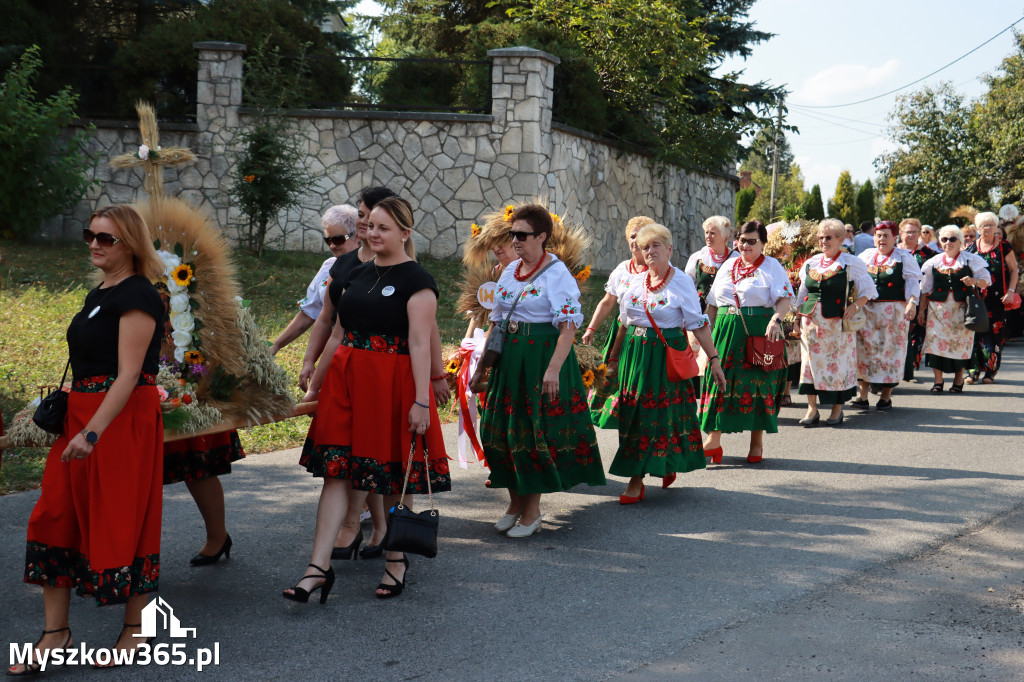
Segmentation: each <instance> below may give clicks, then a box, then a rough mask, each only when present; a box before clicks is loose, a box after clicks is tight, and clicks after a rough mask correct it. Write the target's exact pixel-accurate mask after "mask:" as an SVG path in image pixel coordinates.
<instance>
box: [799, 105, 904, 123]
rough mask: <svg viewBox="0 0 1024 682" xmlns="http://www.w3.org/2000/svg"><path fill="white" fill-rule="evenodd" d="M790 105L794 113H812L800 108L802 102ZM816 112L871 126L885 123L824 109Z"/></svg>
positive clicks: (820, 114)
mask: <svg viewBox="0 0 1024 682" xmlns="http://www.w3.org/2000/svg"><path fill="white" fill-rule="evenodd" d="M790 106H791V108H792V109H793V113H794V114H805V113H806V114H807V115H808V116H809V115H810V112H804V111H800V109H802V108H803V105H802V104H792V105H790ZM814 113H815V114H817V115H818V116H827V117H828V118H835V119H838V120H840V121H849V122H850V123H863V124H864V125H869V126H876V125H877V126H880V125H883V124H884V123H883V121H872V120H867V119H863V118H849V117H847V116H839V115H838V114H830V113H827V112H824V111H816V112H814Z"/></svg>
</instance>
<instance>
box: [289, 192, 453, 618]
mask: <svg viewBox="0 0 1024 682" xmlns="http://www.w3.org/2000/svg"><path fill="white" fill-rule="evenodd" d="M412 226H413V216H412V208H411V207H410V206H409V203H408V202H407V201H405V200H403V199H399V198H398V197H389V198H387V199H384V200H382V201H380V202H379V203H378V204H377V205H376V207H374V209H373V211H372V212H371V213H370V221H369V226H368V227H369V230H368V234H367V238H368V241H369V244H370V248H371V249H372V250H373V252H374V254H376V258H375V259H374V260H373V261H370V262H368V263H364V264H362V265H360V266H358V267H356V268H355V269H353V270H352V271H351V272H350V273H349V274H348V275H346V277H345V280H344V281H343V282H342V283H341V286H342V289H343V290H344V293H343V294H342V295H341V297H340V299H339V304H338V322H339V324H338V325H336V332H335V333H337V334H340V335H341V339H342V340H341V345H339V346H338V349H337V351H335V353H334V357H333V358H332V359H331V362H330V366H329V368H328V369H327V372H326V377H325V378H324V379H323V388H322V390H321V391H320V393H319V403H320V404H319V407H318V408H317V418H316V420H315V421H314V423H313V425H312V433H310V437H309V439H307V447H306V448H304V451H303V455H302V460H301V461H302V463H303V464H304V465H305V466H306V468H307V469H308V470H309V471H310V473H312V474H313V475H314V476H322V477H323V479H324V487H323V489H322V490H321V492H320V505H319V507H318V509H317V519H316V534H315V536H314V539H313V555H312V558H311V560H310V563H309V567H308V568H307V569H306V571H305V574H304V575H303V577H302V579H301V580H299V582H298V583H297V584H296V585H295V587H293V588H290V589H287V590H285V591H284V597H285V598H286V599H291V600H293V601H300V602H306V601H308V600H309V596H310V594H311V593H312V592H315V591H316V590H320V603H323V602H324V601H326V599H327V595H328V594H329V593H330V590H331V587H332V586H333V585H334V569H333V568H332V567H331V566H330V558H331V550H332V548H333V545H334V540H335V538H336V537H337V534H338V530H339V528H341V524H342V521H343V520H344V516H345V510H346V509H347V508H348V507H349V504H350V502H351V501H353V500H355V501H357V502H358V503H360V504H361V501H362V499H364V498H365V497H366V495H367V493H369V492H376V493H381V494H383V495H384V505H385V508H390V507H392V506H393V505H395V504H396V503H397V502H398V498H399V494H400V493H401V492H402V490H401V488H402V483H403V480H404V473H405V468H406V464H407V462H408V455H409V450H410V446H411V445H412V442H413V439H414V438H416V440H417V445H416V451H415V455H414V461H413V464H412V471H411V472H410V476H409V489H408V492H409V493H410V494H420V493H426V492H427V480H426V477H427V476H429V477H430V486H431V488H432V489H433V491H434V492H441V491H445V490H450V489H451V476H450V474H449V472H448V458H447V455H446V454H445V450H444V439H443V437H442V434H441V423H440V421H439V420H438V418H437V406H436V403H435V399H434V392H433V389H432V388H431V377H430V373H431V369H432V365H433V368H434V369H436V370H440V367H441V354H440V352H439V349H434V348H433V347H432V344H431V335H432V334H433V331H434V328H435V318H434V315H435V313H436V311H437V285H436V284H435V283H434V278H433V277H431V276H430V274H429V273H428V272H427V271H426V270H424V269H423V267H422V266H420V264H419V263H417V262H416V260H415V249H414V248H413V243H412V240H411V238H410V237H411V232H412ZM439 373H440V372H439ZM319 375H320V372H317V373H314V375H313V378H312V380H311V384H310V389H311V391H315V390H316V389H317V380H318V377H319ZM423 442H425V443H426V446H427V448H426V453H425V452H424V449H423ZM425 457H426V458H428V459H429V469H428V467H427V466H426V463H425V461H424V459H425ZM405 504H406V505H407V506H410V508H411V496H410V495H407V496H406V498H405ZM408 567H409V562H408V560H407V559H406V558H405V556H404V554H402V553H401V552H388V553H387V564H386V565H385V569H384V573H385V575H384V579H383V580H382V581H381V583H380V585H378V587H377V592H376V594H377V597H378V598H381V599H387V598H389V597H397V596H398V595H399V594H401V593H402V590H403V589H404V588H405V576H406V572H407V570H408Z"/></svg>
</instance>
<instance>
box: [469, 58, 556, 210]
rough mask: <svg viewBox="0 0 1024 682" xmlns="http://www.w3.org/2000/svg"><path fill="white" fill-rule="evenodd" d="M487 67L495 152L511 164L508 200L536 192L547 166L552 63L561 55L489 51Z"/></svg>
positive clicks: (502, 161) (540, 188)
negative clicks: (490, 64)
mask: <svg viewBox="0 0 1024 682" xmlns="http://www.w3.org/2000/svg"><path fill="white" fill-rule="evenodd" d="M487 56H488V57H490V58H491V60H492V66H491V114H492V115H493V116H494V134H493V135H492V137H495V138H497V139H496V141H497V143H498V149H499V154H498V158H497V162H498V163H500V164H503V165H505V166H507V167H508V168H510V169H513V171H514V172H513V173H512V175H511V182H512V193H513V195H514V196H511V197H508V198H507V200H511V199H532V198H533V197H536V196H541V195H542V194H543V192H544V190H545V189H546V187H547V183H546V181H545V175H546V174H547V172H548V169H549V168H550V167H551V152H552V147H551V107H552V103H553V100H554V81H555V66H557V65H558V64H559V63H561V60H560V59H559V58H558V57H556V56H554V55H552V54H548V53H547V52H543V51H541V50H535V49H534V48H532V47H506V48H502V49H498V50H488V51H487Z"/></svg>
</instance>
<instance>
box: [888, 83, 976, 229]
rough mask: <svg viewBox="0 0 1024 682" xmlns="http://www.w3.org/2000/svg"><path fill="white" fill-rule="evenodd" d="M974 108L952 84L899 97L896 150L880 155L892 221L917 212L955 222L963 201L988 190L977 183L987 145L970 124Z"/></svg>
mask: <svg viewBox="0 0 1024 682" xmlns="http://www.w3.org/2000/svg"><path fill="white" fill-rule="evenodd" d="M970 119H971V111H970V108H969V107H968V106H967V105H966V104H965V103H964V98H963V96H962V95H960V94H959V93H957V92H956V91H955V90H954V89H953V87H952V85H951V84H949V83H943V84H941V85H939V86H938V87H936V88H931V87H926V88H923V89H922V90H919V91H917V92H913V93H910V94H908V95H903V96H901V97H899V98H898V99H897V102H896V109H895V110H894V111H893V112H892V113H890V114H889V120H890V127H889V139H890V141H891V142H892V143H893V147H894V150H893V151H891V152H887V153H885V154H882V155H881V156H879V157H878V158H877V159H875V167H876V168H877V169H878V170H879V171H880V172H881V176H882V181H883V182H884V183H885V188H886V191H885V202H884V203H883V208H882V213H883V217H885V218H886V219H887V220H897V221H898V220H901V219H902V218H904V217H906V216H911V215H912V216H916V217H917V218H919V219H920V220H921V221H922V222H924V223H928V224H931V225H943V224H945V223H947V222H949V212H950V211H951V210H952V209H953V208H955V207H957V206H959V205H960V204H974V203H975V202H976V201H977V200H978V199H984V198H985V195H986V194H987V192H986V191H985V188H984V186H983V185H979V183H978V181H977V173H976V170H975V168H976V163H977V162H978V161H980V162H982V163H986V162H987V159H980V158H979V157H978V154H979V150H980V148H981V146H980V145H979V143H978V139H977V136H976V134H975V131H974V129H973V128H972V126H971V125H970V122H971V121H970Z"/></svg>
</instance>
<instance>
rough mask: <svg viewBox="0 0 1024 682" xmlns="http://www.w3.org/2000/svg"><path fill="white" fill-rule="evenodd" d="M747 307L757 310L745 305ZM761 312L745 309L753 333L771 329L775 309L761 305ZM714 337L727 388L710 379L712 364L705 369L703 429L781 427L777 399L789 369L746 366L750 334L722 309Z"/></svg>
mask: <svg viewBox="0 0 1024 682" xmlns="http://www.w3.org/2000/svg"><path fill="white" fill-rule="evenodd" d="M744 310H756V309H752V308H745V309H744ZM761 310H762V311H763V313H762V314H756V315H754V314H749V313H746V312H744V313H743V317H744V319H745V320H746V322H747V327H748V328H749V329H750V333H751V334H753V335H757V336H762V335H764V333H765V330H766V329H767V328H768V320H769V319H771V315H772V313H773V311H772V310H771V308H762V309H761ZM711 339H712V341H714V343H715V349H716V350H717V351H718V355H719V357H720V358H721V362H722V371H723V372H724V373H725V391H722V390H720V389H719V388H718V385H717V384H716V383H715V382H714V380H713V379H712V378H711V366H710V364H709V365H708V368H707V369H706V370H705V371H704V384H703V387H704V388H703V392H702V393H701V396H700V409H701V419H700V427H701V429H703V430H704V431H722V432H724V433H736V432H738V431H761V430H764V431H767V432H768V433H777V432H778V430H779V404H778V401H777V398H778V396H779V394H781V393H782V389H783V388H784V387H785V385H786V375H787V374H788V368H787V369H778V370H773V371H771V372H765V371H764V370H763V369H758V368H750V369H746V368H744V367H743V359H744V354H745V352H746V347H747V333H746V332H745V331H744V329H743V322H742V321H741V320H740V318H739V316H738V315H731V314H729V313H728V309H727V308H720V309H719V311H718V316H717V317H716V318H715V328H714V329H713V330H712V332H711Z"/></svg>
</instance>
